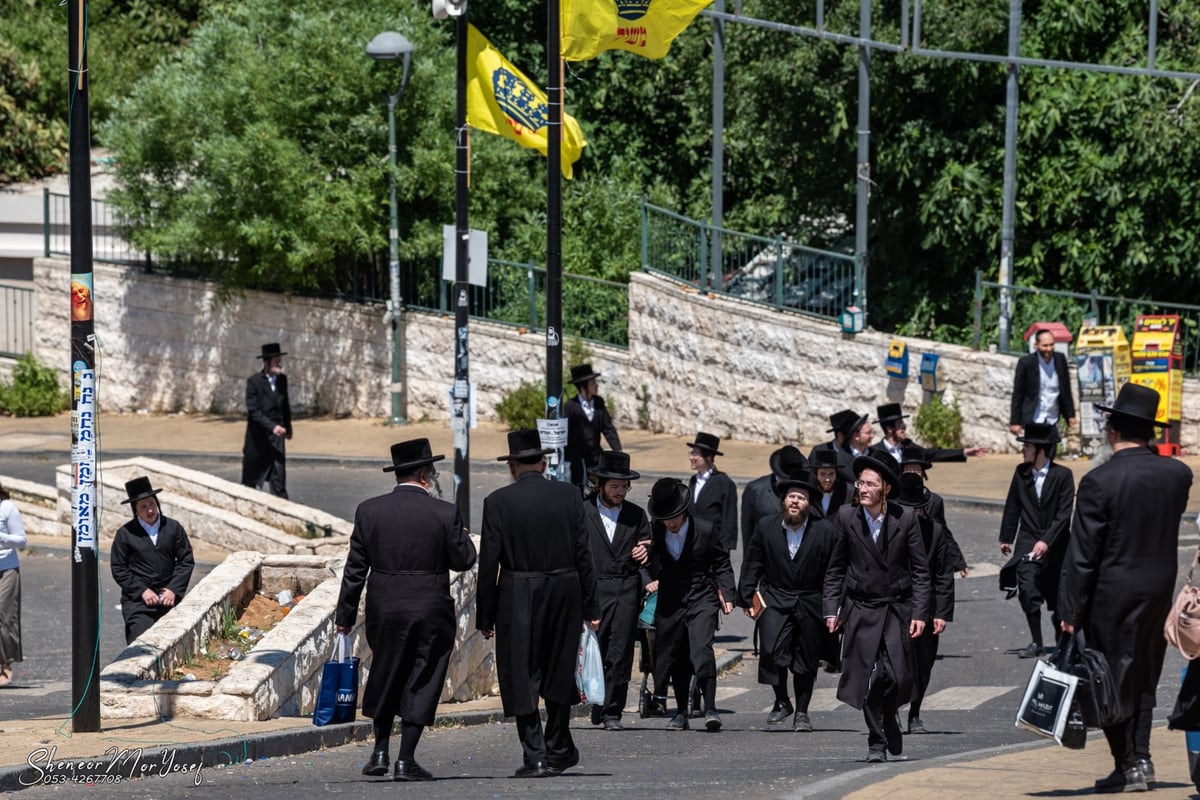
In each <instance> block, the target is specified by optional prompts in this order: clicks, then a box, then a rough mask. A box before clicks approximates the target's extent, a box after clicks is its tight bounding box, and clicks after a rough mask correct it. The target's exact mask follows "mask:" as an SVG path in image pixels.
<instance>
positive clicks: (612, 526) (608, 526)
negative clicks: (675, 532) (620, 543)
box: [596, 497, 671, 544]
mask: <svg viewBox="0 0 1200 800" xmlns="http://www.w3.org/2000/svg"><path fill="white" fill-rule="evenodd" d="M596 510H597V511H599V512H600V521H601V522H602V523H604V532H605V533H607V534H608V543H609V544H612V542H613V537H615V536H616V535H617V517H618V516H619V515H620V513H621V507H620V506H617V507H616V508H609V507H608V506H606V505H604V503H601V502H600V498H599V497H597V498H596ZM667 535H668V536H670V535H671V532H670V531H667Z"/></svg>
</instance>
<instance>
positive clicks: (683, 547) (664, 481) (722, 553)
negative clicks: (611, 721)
mask: <svg viewBox="0 0 1200 800" xmlns="http://www.w3.org/2000/svg"><path fill="white" fill-rule="evenodd" d="M690 495H691V492H689V491H688V488H687V487H686V486H684V485H683V484H682V483H680V482H679V481H677V480H676V479H674V478H661V479H659V480H658V481H657V482H655V484H654V487H653V488H652V489H651V491H650V502H649V503H648V504H647V505H646V513H647V514H649V515H650V519H651V520H653V522H652V523H651V526H650V529H651V539H652V541H653V544H652V545H651V548H650V551H651V562H650V574H651V576H652V577H654V578H655V579H656V580H658V605H657V607H656V609H655V613H654V628H655V646H656V648H657V649H658V653H657V655H656V658H655V663H654V686H655V688H656V689H657V690H659V691H663V690H664V688H665V687H666V685H667V682H668V681H670V682H671V684H672V685H674V687H675V702H676V714H675V716H674V717H672V718H671V721H670V722H668V723H667V730H676V731H681V730H687V728H688V718H687V701H688V688H689V687H690V685H691V681H692V677H693V676H695V678H696V684H697V688H698V689H699V691H700V694H701V696H702V699H703V703H704V708H705V709H706V711H705V715H704V727H705V729H706V730H709V731H718V730H720V729H721V715H720V714H718V713H717V711H716V705H715V704H716V697H717V661H716V656H715V654H714V652H713V638H714V637H715V636H716V633H717V614H718V613H723V614H728V613H729V612H731V611H732V610H733V598H734V596H735V594H734V593H735V592H736V591H737V589H736V587H735V585H734V581H733V568H732V567H731V566H730V564H729V551H728V550H727V549H726V548H725V547H724V546H723V545H722V544H721V541H720V539H719V538H718V537H717V531H716V528H715V527H714V526H713V524H712V523H711V522H709V521H708V520H704V519H701V518H700V517H697V516H696V515H695V514H694V512H692V511H691V510H690V507H691V497H690ZM661 702H662V705H664V706H665V705H666V698H665V697H663V698H661Z"/></svg>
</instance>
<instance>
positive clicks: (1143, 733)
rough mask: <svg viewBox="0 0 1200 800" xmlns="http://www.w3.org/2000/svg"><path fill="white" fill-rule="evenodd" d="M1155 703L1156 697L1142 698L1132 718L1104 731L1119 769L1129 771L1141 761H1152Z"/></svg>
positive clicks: (1115, 764) (1148, 695)
mask: <svg viewBox="0 0 1200 800" xmlns="http://www.w3.org/2000/svg"><path fill="white" fill-rule="evenodd" d="M1154 701H1155V697H1154V695H1152V694H1144V695H1142V696H1140V697H1139V698H1138V699H1137V703H1136V706H1135V708H1134V713H1133V716H1132V717H1130V718H1129V719H1127V720H1123V721H1121V722H1118V723H1117V724H1116V725H1109V726H1108V727H1107V728H1105V729H1104V738H1105V739H1107V740H1108V749H1109V752H1111V753H1112V757H1113V765H1114V766H1115V767H1116V768H1117V769H1122V770H1123V769H1129V768H1130V767H1132V766H1133V765H1134V764H1136V763H1137V761H1138V760H1139V759H1146V760H1149V759H1150V727H1151V725H1152V723H1153V722H1154Z"/></svg>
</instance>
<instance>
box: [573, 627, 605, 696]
mask: <svg viewBox="0 0 1200 800" xmlns="http://www.w3.org/2000/svg"><path fill="white" fill-rule="evenodd" d="M575 686H576V688H578V689H579V701H580V702H581V703H588V704H589V705H593V706H602V705H604V657H603V656H602V655H600V640H599V639H597V638H596V634H595V632H593V631H592V630H591V629H590V628H588V627H587V626H586V625H585V626H584V628H583V634H582V635H581V636H580V637H579V658H578V659H577V660H576V663H575Z"/></svg>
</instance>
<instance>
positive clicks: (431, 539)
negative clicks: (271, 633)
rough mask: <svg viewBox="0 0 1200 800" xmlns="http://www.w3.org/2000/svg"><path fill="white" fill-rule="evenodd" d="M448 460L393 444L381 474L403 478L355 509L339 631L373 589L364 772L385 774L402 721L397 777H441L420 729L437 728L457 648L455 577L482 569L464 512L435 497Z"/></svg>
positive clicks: (416, 442) (350, 624) (421, 446)
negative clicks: (425, 758) (371, 727)
mask: <svg viewBox="0 0 1200 800" xmlns="http://www.w3.org/2000/svg"><path fill="white" fill-rule="evenodd" d="M443 458H445V456H442V455H436V456H435V455H432V454H431V452H430V448H429V440H428V439H413V440H411V441H407V442H400V443H399V444H394V445H392V465H391V466H390V467H384V468H383V471H384V472H395V473H396V486H395V488H394V489H392V491H391V492H389V493H388V494H385V495H381V496H379V497H374V498H371V499H370V500H367V501H365V502H363V503H361V504H360V505H359V506H358V509H357V510H356V511H355V512H354V531H353V533H351V534H350V553H349V555H347V557H346V567H345V569H344V570H343V572H342V589H341V592H340V594H339V595H338V603H337V610H336V617H335V620H334V621H335V623H336V625H337V631H338V633H341V634H348V633H350V631H351V630H352V629H353V628H354V622H355V619H356V618H357V616H358V601H359V598H360V597H361V596H362V591H363V588H364V586H365V587H366V589H367V614H366V629H367V644H369V645H370V647H371V653H372V661H371V674H370V675H369V676H368V678H367V686H366V689H365V690H364V691H363V701H362V709H363V714H364V715H366V716H368V717H371V719H373V720H374V722H375V747H374V750H373V751H372V753H371V757H370V758H369V759H368V760H367V764H366V766H365V767H363V774H364V775H374V776H379V775H386V774H387V771H388V761H389V756H388V739H389V738H390V736H391V733H392V724H393V723H394V722H395V719H396V716H397V715H398V716H399V717H400V719H401V723H400V755H399V757H398V758H397V759H396V764H395V767H394V769H393V772H392V778H393V780H397V781H427V780H431V779H432V778H433V776H432V775H431V774H430V773H429V771H428V770H426V769H425V768H424V767H422V766H421V765H420V764H418V763H417V761H416V750H417V742H418V741H419V740H420V738H421V733H422V731H424V729H425V727H426V726H428V725H431V724H433V720H434V715H435V713H436V711H437V704H438V698H439V697H441V694H442V685H443V684H444V683H445V681H446V669H447V667H448V666H449V664H450V652H451V651H452V650H453V649H454V634H455V632H456V631H457V625H456V623H455V619H454V601H453V600H452V599H451V597H450V571H451V570H454V571H456V572H462V571H463V570H466V569H470V568H471V567H472V566H473V565H474V564H475V545H474V543H472V541H471V538H470V537H469V536H468V535H467V530H466V528H464V527H463V524H462V518H461V517H460V516H459V514H458V509H457V508H456V507H455V506H454V505H453V504H452V503H447V502H445V501H444V500H439V499H437V498H434V497H433V496H432V495H431V494H430V491H431V490H432V489H433V487H434V485H435V481H436V479H437V470H436V469H435V468H434V466H433V465H434V463H435V462H438V461H441V460H442V459H443Z"/></svg>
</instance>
